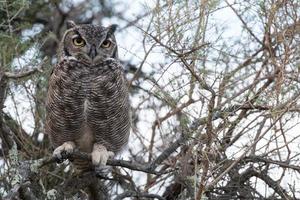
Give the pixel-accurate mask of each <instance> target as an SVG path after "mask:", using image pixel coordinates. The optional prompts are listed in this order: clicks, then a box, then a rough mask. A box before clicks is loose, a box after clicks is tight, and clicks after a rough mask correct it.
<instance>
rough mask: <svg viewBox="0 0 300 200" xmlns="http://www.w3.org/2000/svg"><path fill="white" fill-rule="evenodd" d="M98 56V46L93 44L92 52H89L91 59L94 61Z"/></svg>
mask: <svg viewBox="0 0 300 200" xmlns="http://www.w3.org/2000/svg"><path fill="white" fill-rule="evenodd" d="M97 55H98V53H97V48H96V46H95V45H94V44H93V45H92V46H91V49H90V52H89V56H90V58H91V59H92V60H94V58H95V57H96V56H97Z"/></svg>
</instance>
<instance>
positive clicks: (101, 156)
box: [91, 144, 115, 166]
mask: <svg viewBox="0 0 300 200" xmlns="http://www.w3.org/2000/svg"><path fill="white" fill-rule="evenodd" d="M91 155H92V163H93V165H95V166H99V165H100V166H104V165H106V163H107V160H108V159H109V158H111V157H114V155H115V153H114V152H112V151H107V149H106V147H105V146H103V145H101V144H95V145H94V148H93V151H92V154H91Z"/></svg>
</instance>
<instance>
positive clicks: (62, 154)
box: [53, 141, 75, 162]
mask: <svg viewBox="0 0 300 200" xmlns="http://www.w3.org/2000/svg"><path fill="white" fill-rule="evenodd" d="M74 149H75V143H74V142H71V141H68V142H65V143H63V144H62V145H60V146H59V147H57V148H56V149H55V150H54V151H53V157H54V158H55V159H56V160H57V162H62V161H63V160H64V159H66V157H67V156H68V155H70V154H71V153H73V151H74Z"/></svg>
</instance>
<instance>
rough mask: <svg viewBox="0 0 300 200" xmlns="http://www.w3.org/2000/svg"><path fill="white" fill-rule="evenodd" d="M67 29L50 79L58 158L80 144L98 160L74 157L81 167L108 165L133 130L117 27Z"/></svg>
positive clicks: (50, 117) (50, 118) (49, 129)
mask: <svg viewBox="0 0 300 200" xmlns="http://www.w3.org/2000/svg"><path fill="white" fill-rule="evenodd" d="M67 28H68V30H67V31H66V32H65V34H64V36H63V38H62V41H61V43H60V49H59V55H58V64H57V65H56V66H55V67H54V70H53V72H52V74H51V77H50V80H49V89H48V95H47V102H46V108H47V117H46V127H45V129H46V133H47V134H49V136H50V140H51V142H52V144H53V146H54V148H55V150H54V152H53V155H54V156H55V157H57V158H58V159H61V158H62V154H63V153H72V152H73V150H74V149H75V148H78V149H79V150H80V151H83V152H87V153H91V156H92V163H87V162H86V161H81V160H74V161H73V163H74V164H75V166H76V167H77V168H79V169H81V168H86V167H87V166H89V167H91V166H93V165H105V164H106V162H107V160H108V158H109V157H112V156H113V155H114V154H115V153H117V152H119V151H120V150H121V149H122V147H123V146H124V145H125V144H126V143H127V141H128V136H129V128H130V114H129V108H130V106H129V99H128V88H127V84H126V79H125V76H124V72H123V67H122V65H121V64H120V62H119V60H118V51H117V43H116V39H115V37H114V32H115V29H116V26H115V25H112V26H110V27H107V28H105V27H102V26H94V25H89V24H85V25H77V24H75V23H74V22H73V21H69V22H68V23H67ZM92 164H93V165H92Z"/></svg>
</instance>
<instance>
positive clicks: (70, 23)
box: [67, 20, 76, 29]
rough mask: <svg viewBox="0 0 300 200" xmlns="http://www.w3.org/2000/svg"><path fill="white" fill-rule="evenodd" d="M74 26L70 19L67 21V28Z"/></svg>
mask: <svg viewBox="0 0 300 200" xmlns="http://www.w3.org/2000/svg"><path fill="white" fill-rule="evenodd" d="M75 26H76V24H75V22H74V21H72V20H68V21H67V29H70V28H74V27H75Z"/></svg>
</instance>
